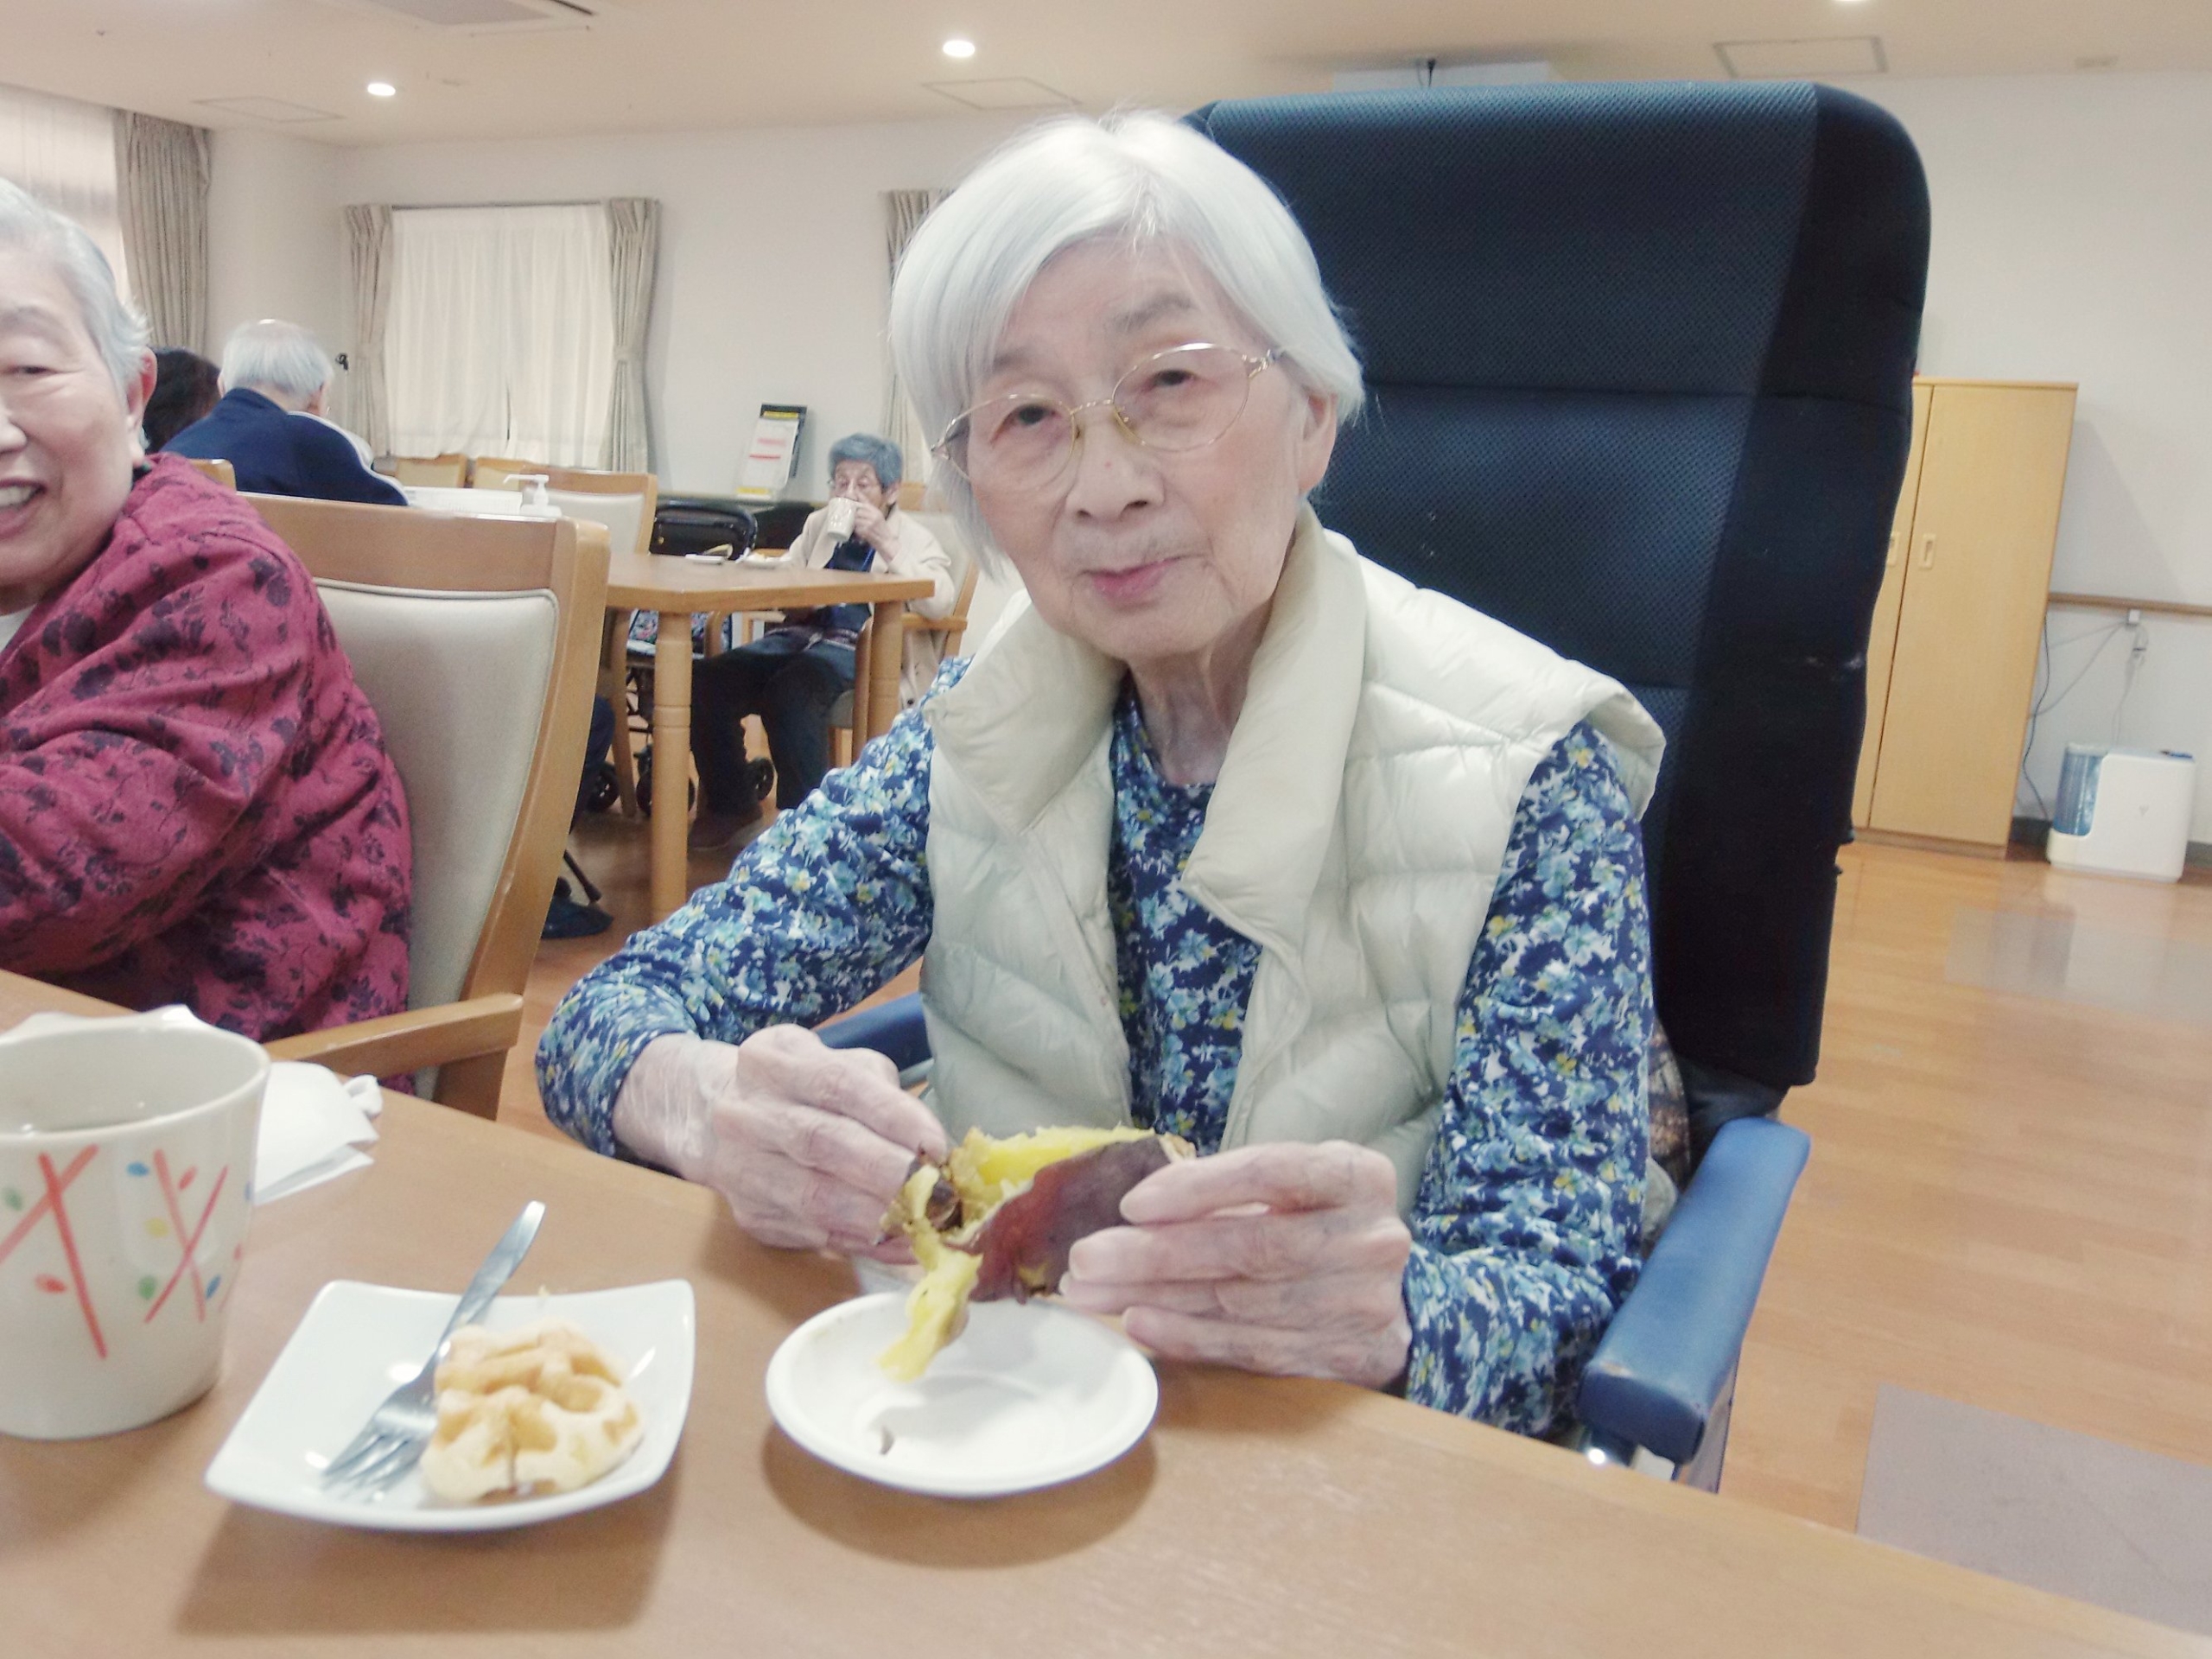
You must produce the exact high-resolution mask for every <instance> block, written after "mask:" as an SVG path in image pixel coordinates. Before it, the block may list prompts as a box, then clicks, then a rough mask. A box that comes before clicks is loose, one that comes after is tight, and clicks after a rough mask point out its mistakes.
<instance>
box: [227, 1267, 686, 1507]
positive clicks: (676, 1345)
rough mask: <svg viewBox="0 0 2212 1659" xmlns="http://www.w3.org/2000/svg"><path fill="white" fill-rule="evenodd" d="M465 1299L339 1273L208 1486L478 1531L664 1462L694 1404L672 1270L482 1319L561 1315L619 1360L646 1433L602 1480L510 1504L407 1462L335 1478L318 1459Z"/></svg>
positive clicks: (611, 1491) (624, 1490) (589, 1498)
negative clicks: (374, 1474) (472, 1496)
mask: <svg viewBox="0 0 2212 1659" xmlns="http://www.w3.org/2000/svg"><path fill="white" fill-rule="evenodd" d="M458 1300H460V1299H459V1298H457V1297H454V1296H447V1295H442V1294H439V1293H437V1292H435V1291H428V1290H397V1289H394V1288H393V1287H391V1286H389V1285H364V1284H358V1283H355V1282H353V1281H350V1280H345V1279H340V1280H334V1281H332V1282H331V1283H329V1284H327V1285H325V1286H324V1287H322V1289H321V1293H320V1294H317V1296H316V1297H315V1301H314V1303H313V1305H312V1306H309V1307H308V1312H307V1317H306V1318H305V1319H302V1320H301V1321H300V1328H299V1329H298V1330H296V1331H295V1332H292V1339H291V1340H290V1341H289V1342H288V1343H286V1344H284V1351H283V1353H281V1354H279V1355H277V1363H276V1364H275V1365H273V1366H271V1367H270V1371H269V1375H268V1376H266V1377H264V1379H263V1380H262V1384H261V1387H260V1389H258V1390H257V1392H256V1393H255V1395H254V1396H253V1400H252V1402H251V1404H249V1405H248V1406H247V1407H246V1408H245V1415H244V1416H242V1417H240V1418H239V1419H238V1427H235V1428H233V1429H232V1431H231V1437H230V1439H228V1440H226V1441H224V1442H223V1449H222V1450H221V1451H219V1452H217V1453H216V1454H215V1460H214V1462H213V1463H211V1464H209V1465H207V1485H208V1488H209V1490H210V1491H214V1492H217V1493H219V1494H220V1495H221V1496H223V1497H227V1498H230V1499H231V1500H232V1501H233V1502H235V1503H250V1504H251V1505H253V1506H254V1507H255V1508H256V1509H263V1510H276V1511H277V1513H278V1514H280V1515H296V1516H303V1517H305V1518H306V1519H308V1520H309V1521H329V1522H336V1523H337V1524H339V1525H340V1526H347V1527H377V1528H381V1529H386V1530H389V1531H394V1532H487V1531H491V1530H493V1529H499V1528H504V1527H526V1526H529V1525H531V1524H532V1523H533V1522H539V1521H550V1520H552V1519H554V1518H555V1517H556V1516H563V1515H574V1514H575V1513H576V1512H577V1511H578V1510H592V1509H597V1508H598V1507H599V1506H600V1505H601V1504H602V1503H616V1502H618V1501H620V1499H622V1498H626V1497H631V1496H632V1495H633V1494H635V1493H638V1492H642V1491H645V1488H646V1487H648V1486H650V1485H652V1484H653V1483H654V1482H655V1481H657V1480H658V1479H659V1478H661V1476H662V1475H663V1474H664V1473H666V1472H667V1470H668V1465H669V1460H670V1459H671V1458H673V1457H674V1456H675V1455H676V1443H677V1440H681V1439H682V1438H683V1417H684V1414H685V1413H686V1412H687V1411H688V1410H690V1405H691V1361H692V1350H693V1347H694V1341H693V1336H694V1329H693V1328H694V1325H695V1324H696V1313H695V1311H694V1308H693V1304H692V1300H691V1287H690V1284H689V1283H687V1282H686V1281H683V1280H681V1279H668V1280H664V1281H661V1282H660V1283H658V1284H652V1285H631V1286H628V1287H625V1288H623V1289H620V1290H590V1291H582V1292H579V1293H578V1294H575V1295H570V1296H502V1297H500V1298H499V1300H497V1301H495V1302H493V1304H492V1307H491V1311H490V1312H489V1313H486V1315H485V1319H484V1323H485V1324H486V1325H489V1326H490V1327H491V1328H492V1329H493V1330H495V1331H497V1330H505V1329H507V1328H509V1327H511V1326H514V1325H527V1324H528V1323H530V1321H531V1320H532V1319H541V1318H546V1317H551V1318H555V1319H566V1320H568V1321H569V1323H570V1324H571V1325H575V1327H576V1328H577V1329H578V1330H580V1331H582V1332H584V1333H585V1334H586V1335H587V1336H588V1337H590V1338H592V1340H593V1341H594V1342H596V1343H598V1344H599V1345H600V1346H601V1347H602V1348H604V1349H606V1350H607V1353H608V1354H609V1355H611V1356H612V1357H613V1358H614V1359H616V1360H617V1361H619V1362H620V1363H622V1364H623V1365H625V1366H626V1367H628V1370H627V1372H626V1376H625V1378H624V1381H625V1383H626V1386H627V1387H628V1389H629V1390H630V1394H631V1397H632V1399H634V1400H636V1401H637V1402H638V1409H639V1411H640V1412H642V1413H643V1414H645V1439H644V1440H642V1441H640V1442H639V1446H638V1449H637V1450H636V1451H634V1452H632V1453H631V1454H630V1455H629V1457H628V1458H626V1459H624V1460H623V1461H622V1462H621V1463H620V1464H618V1465H616V1466H615V1467H614V1468H613V1470H611V1471H608V1473H607V1475H606V1476H605V1477H604V1478H601V1479H599V1480H595V1481H594V1482H593V1483H592V1484H590V1485H588V1486H585V1487H581V1488H579V1489H578V1490H577V1491H573V1492H557V1493H555V1494H553V1495H551V1496H550V1497H525V1498H518V1499H516V1500H515V1501H514V1502H512V1503H463V1504H452V1503H441V1502H440V1501H439V1500H437V1499H436V1498H434V1497H431V1496H430V1495H429V1492H428V1491H425V1490H424V1488H423V1480H422V1476H421V1474H420V1473H419V1472H418V1471H411V1470H410V1471H409V1472H408V1473H407V1474H405V1475H404V1476H403V1477H401V1478H399V1479H398V1480H397V1481H394V1482H393V1483H392V1484H391V1485H389V1486H387V1487H385V1489H384V1490H383V1491H377V1492H355V1491H327V1490H326V1489H325V1488H324V1486H323V1484H322V1482H321V1472H322V1470H323V1469H324V1467H325V1466H326V1465H328V1463H329V1461H330V1459H332V1458H333V1457H334V1456H336V1455H337V1453H338V1452H339V1451H340V1449H341V1448H342V1447H344V1446H345V1445H346V1443H347V1442H348V1441H349V1440H352V1439H353V1436H354V1435H355V1434H357V1433H359V1432H360V1429H361V1426H362V1424H364V1423H365V1422H366V1421H368V1419H369V1414H370V1413H371V1412H372V1411H374V1410H375V1409H376V1408H377V1407H378V1405H379V1404H381V1403H382V1402H383V1401H384V1397H385V1395H388V1394H390V1393H391V1391H392V1389H396V1388H397V1387H398V1386H399V1385H400V1384H401V1383H404V1382H406V1381H407V1380H408V1379H409V1378H410V1377H411V1376H414V1375H415V1373H416V1371H417V1370H421V1369H422V1365H423V1359H424V1357H426V1356H428V1355H429V1352H430V1350H431V1349H432V1348H433V1347H435V1345H436V1344H437V1340H438V1333H439V1332H442V1330H444V1329H445V1323H446V1321H447V1320H448V1319H451V1318H452V1317H453V1310H454V1303H455V1302H456V1301H458Z"/></svg>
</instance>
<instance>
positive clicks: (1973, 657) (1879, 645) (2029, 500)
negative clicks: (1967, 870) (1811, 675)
mask: <svg viewBox="0 0 2212 1659" xmlns="http://www.w3.org/2000/svg"><path fill="white" fill-rule="evenodd" d="M2074 391H2075V389H2074V388H2073V387H2072V386H2070V385H2025V384H2020V383H2015V382H1999V381H1987V380H1918V381H1916V382H1914V385H1913V396H1912V448H1911V452H1910V457H1909V458H1908V460H1907V461H1906V463H1905V477H1904V490H1903V492H1902V493H1901V494H1900V496H1899V498H1898V501H1897V518H1896V521H1895V523H1894V524H1893V526H1892V529H1891V537H1890V555H1889V565H1888V569H1887V570H1886V571H1885V574H1884V576H1883V581H1882V591H1881V596H1880V598H1879V599H1878V600H1877V601H1875V607H1874V626H1873V633H1872V638H1871V639H1869V641H1868V643H1867V647H1866V742H1865V744H1864V746H1863V747H1861V749H1860V751H1859V780H1858V786H1857V789H1856V790H1855V791H1854V792H1853V798H1852V821H1853V823H1856V824H1858V825H1859V827H1860V828H1862V829H1872V830H1874V831H1876V832H1878V833H1887V834H1891V835H1898V836H1915V837H1926V838H1930V839H1934V840H1938V841H1944V842H1961V843H1966V844H1969V845H1973V846H1976V847H1980V848H1982V849H1993V850H1994V849H2002V848H2003V847H2004V845H2005V841H2006V838H2007V837H2008V836H2010V834H2011V831H2012V793H2013V789H2014V785H2015V780H2016V779H2018V775H2019V770H2020V751H2021V747H2022V744H2023V743H2024V740H2025V737H2026V733H2027V723H2028V702H2029V698H2030V697H2031V695H2032V694H2033V691H2034V688H2035V675H2036V655H2037V641H2038V639H2039V638H2040V635H2041V632H2042V629H2043V615H2044V601H2045V599H2046V597H2047V595H2048V594H2049V592H2050V558H2051V550H2052V548H2053V546H2054V545H2055V543H2056V540H2057V537H2058V507H2059V500H2060V498H2061V496H2062V494H2063V491H2064V487H2065V481H2066V452H2067V448H2068V445H2069V442H2070V441H2071V439H2072V436H2073V431H2074Z"/></svg>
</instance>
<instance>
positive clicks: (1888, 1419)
mask: <svg viewBox="0 0 2212 1659" xmlns="http://www.w3.org/2000/svg"><path fill="white" fill-rule="evenodd" d="M1859 1535H1860V1536H1861V1537H1866V1538H1872V1539H1876V1540H1878V1541H1880V1542H1883V1543H1885V1544H1894V1545H1896V1546H1897V1548H1900V1549H1909V1550H1911V1551H1912V1552H1913V1553H1914V1554H1918V1555H1929V1556H1933V1557H1934V1558H1936V1560H1943V1561H1951V1562H1955V1563H1956V1564H1957V1565H1958V1566H1960V1567H1972V1568H1974V1570H1975V1571H1976V1572H1980V1573H1993V1574H1994V1575H1995V1576H1996V1577H1998V1578H2000V1579H2010V1580H2012V1581H2013V1582H2014V1583H2015V1584H2024V1585H2028V1586H2032V1587H2033V1588H2035V1589H2038V1590H2050V1591H2055V1592H2057V1593H2058V1594H2060V1595H2063V1596H2071V1597H2073V1598H2075V1599H2076V1600H2078V1601H2087V1602H2094V1603H2095V1604H2096V1605H2099V1606H2101V1607H2109V1608H2111V1609H2113V1611H2116V1612H2122V1613H2133V1614H2134V1615H2135V1616H2136V1617H2137V1618H2148V1619H2155V1620H2156V1621H2157V1622H2158V1623H2159V1624H2170V1625H2173V1626H2175V1627H2177V1628H2178V1629H2181V1630H2196V1631H2200V1632H2202V1633H2203V1634H2205V1635H2208V1636H2212V1469H2208V1468H2204V1467H2202V1466H2201V1465H2196V1464H2193V1463H2183V1462H2181V1461H2180V1460H2179V1459H2174V1458H2165V1457H2160V1456H2158V1454H2156V1453H2155V1452H2141V1451H2138V1450H2137V1449H2136V1448H2134V1447H2133V1446H2120V1445H2118V1444H2116V1443H2114V1442H2113V1441H2111V1440H2096V1439H2094V1438H2092V1437H2091V1436H2089V1435H2087V1434H2076V1433H2072V1432H2071V1431H2069V1430H2067V1429H2063V1428H2050V1427H2045V1426H2044V1424H2042V1423H2031V1422H2029V1421H2026V1420H2025V1419H2024V1418H2020V1417H2008V1416H2005V1414H2002V1413H2001V1412H1994V1411H1985V1410H1983V1409H1982V1408H1980V1407H1979V1406H1962V1405H1960V1404H1958V1403H1956V1402H1954V1401H1949V1400H1939V1399H1937V1398H1936V1397H1935V1396H1934V1395H1926V1394H1916V1393H1914V1392H1913V1391H1912V1390H1911V1389H1895V1388H1889V1387H1886V1386H1885V1388H1884V1389H1882V1391H1881V1394H1880V1396H1879V1398H1878V1400H1877V1401H1876V1402H1875V1407H1874V1433H1873V1438H1872V1440H1871V1441H1870V1442H1869V1444H1868V1446H1867V1448H1866V1484H1865V1486H1864V1487H1863V1488H1862V1490H1861V1491H1860V1493H1859Z"/></svg>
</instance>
